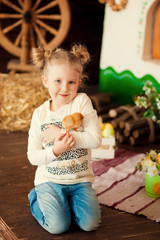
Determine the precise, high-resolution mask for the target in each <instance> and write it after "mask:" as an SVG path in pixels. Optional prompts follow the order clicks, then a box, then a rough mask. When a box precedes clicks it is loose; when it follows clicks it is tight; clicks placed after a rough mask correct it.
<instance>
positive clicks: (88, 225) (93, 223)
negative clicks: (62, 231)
mask: <svg viewBox="0 0 160 240" xmlns="http://www.w3.org/2000/svg"><path fill="white" fill-rule="evenodd" d="M100 222H101V220H100V219H98V220H94V219H93V220H89V221H86V222H81V223H79V227H80V228H81V229H83V230H84V231H87V232H89V231H93V230H96V229H97V228H98V227H99V225H100Z"/></svg>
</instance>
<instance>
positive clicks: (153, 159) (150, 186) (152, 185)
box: [136, 150, 160, 198]
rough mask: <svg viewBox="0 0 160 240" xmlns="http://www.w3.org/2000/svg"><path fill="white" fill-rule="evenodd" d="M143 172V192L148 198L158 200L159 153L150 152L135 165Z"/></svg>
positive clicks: (159, 191) (159, 196) (159, 183)
mask: <svg viewBox="0 0 160 240" xmlns="http://www.w3.org/2000/svg"><path fill="white" fill-rule="evenodd" d="M136 169H138V170H139V171H142V170H144V171H145V191H146V194H147V195H148V196H150V197H154V198H160V151H156V150H150V151H149V152H148V153H146V156H145V158H142V159H141V161H139V162H138V163H137V165H136Z"/></svg>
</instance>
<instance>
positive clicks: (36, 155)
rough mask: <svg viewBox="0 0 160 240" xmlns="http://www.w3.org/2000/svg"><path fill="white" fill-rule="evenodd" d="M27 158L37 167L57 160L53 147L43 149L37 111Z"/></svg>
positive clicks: (30, 133) (31, 129)
mask: <svg viewBox="0 0 160 240" xmlns="http://www.w3.org/2000/svg"><path fill="white" fill-rule="evenodd" d="M27 156H28V159H29V161H30V163H31V164H32V165H37V166H38V165H42V164H48V163H50V162H52V160H54V159H55V158H56V157H55V155H54V154H53V152H52V148H51V147H48V148H46V149H43V147H42V142H41V130H40V122H39V117H38V113H37V111H36V110H35V111H34V113H33V116H32V120H31V126H30V130H29V136H28V149H27Z"/></svg>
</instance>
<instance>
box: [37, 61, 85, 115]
mask: <svg viewBox="0 0 160 240" xmlns="http://www.w3.org/2000/svg"><path fill="white" fill-rule="evenodd" d="M42 82H43V84H44V86H45V87H46V88H48V91H49V94H50V96H51V98H52V105H51V110H52V111H56V110H57V109H59V108H60V107H62V106H64V105H65V104H67V103H69V102H70V101H71V100H72V99H73V98H74V97H75V96H76V94H77V90H78V86H79V84H80V82H81V80H80V75H79V73H78V72H77V71H76V70H74V69H73V68H72V67H71V66H70V65H67V64H64V63H63V64H57V65H53V66H51V65H50V66H49V68H48V72H47V76H45V75H43V76H42Z"/></svg>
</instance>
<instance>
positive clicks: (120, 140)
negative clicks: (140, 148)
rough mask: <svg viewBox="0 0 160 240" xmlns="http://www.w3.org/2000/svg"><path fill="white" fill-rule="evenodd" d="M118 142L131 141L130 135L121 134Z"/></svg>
mask: <svg viewBox="0 0 160 240" xmlns="http://www.w3.org/2000/svg"><path fill="white" fill-rule="evenodd" d="M118 142H119V143H128V142H129V139H128V137H126V136H124V135H120V136H119V139H118Z"/></svg>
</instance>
